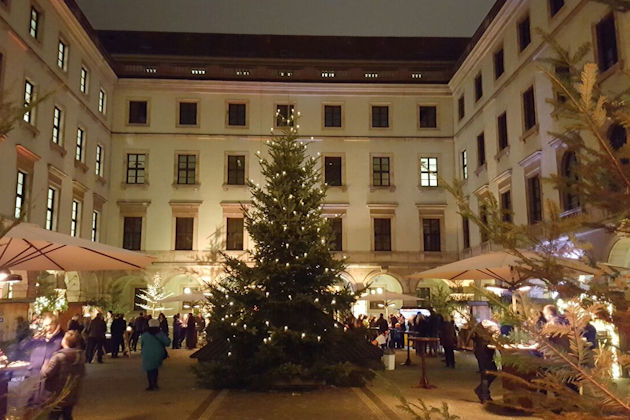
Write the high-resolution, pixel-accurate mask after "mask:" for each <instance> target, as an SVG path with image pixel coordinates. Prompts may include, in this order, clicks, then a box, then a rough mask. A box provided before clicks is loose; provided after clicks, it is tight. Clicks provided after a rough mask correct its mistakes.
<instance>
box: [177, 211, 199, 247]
mask: <svg viewBox="0 0 630 420" xmlns="http://www.w3.org/2000/svg"><path fill="white" fill-rule="evenodd" d="M194 225H195V219H194V218H193V217H176V218H175V250H176V251H191V250H192V249H193V230H194Z"/></svg>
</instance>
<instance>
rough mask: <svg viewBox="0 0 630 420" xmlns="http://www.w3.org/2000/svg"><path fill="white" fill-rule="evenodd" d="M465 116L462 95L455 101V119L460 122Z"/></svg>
mask: <svg viewBox="0 0 630 420" xmlns="http://www.w3.org/2000/svg"><path fill="white" fill-rule="evenodd" d="M464 115H466V103H465V102H464V95H462V96H460V97H459V99H458V100H457V118H458V121H461V120H462V119H463V118H464Z"/></svg>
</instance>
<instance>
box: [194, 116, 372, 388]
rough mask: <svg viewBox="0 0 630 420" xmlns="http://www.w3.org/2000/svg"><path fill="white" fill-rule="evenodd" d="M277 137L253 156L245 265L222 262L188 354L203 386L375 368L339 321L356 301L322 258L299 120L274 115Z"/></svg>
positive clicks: (310, 165)
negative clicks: (200, 335) (257, 179)
mask: <svg viewBox="0 0 630 420" xmlns="http://www.w3.org/2000/svg"><path fill="white" fill-rule="evenodd" d="M277 117H278V118H279V121H280V122H282V123H284V125H285V127H284V129H283V133H282V135H277V136H272V139H271V140H269V141H267V144H268V152H269V157H268V158H265V157H263V156H262V155H261V153H260V152H257V156H258V158H259V162H260V167H261V172H262V175H263V177H264V180H265V184H264V185H262V186H260V185H255V184H254V183H253V182H252V181H250V182H249V184H248V185H249V188H250V190H251V193H252V196H253V202H252V204H251V207H244V208H243V213H244V224H245V227H246V229H247V232H248V233H249V236H250V237H251V239H252V240H253V245H254V248H253V250H252V251H251V252H248V253H247V256H248V258H247V259H248V260H249V261H250V262H249V263H248V262H246V261H244V260H243V259H241V258H235V257H231V256H228V255H224V258H225V270H226V273H227V276H226V277H225V278H224V279H223V280H221V281H220V282H219V283H218V284H216V285H214V286H211V290H210V292H211V294H210V297H209V301H210V307H211V317H210V318H211V319H210V324H209V327H208V328H207V330H206V331H207V337H208V344H207V345H206V346H205V347H204V348H203V349H202V350H201V351H200V352H198V354H197V355H196V356H197V357H198V359H199V360H200V362H201V365H200V369H199V371H198V373H199V378H200V382H201V383H202V384H204V385H206V386H209V387H215V388H217V387H218V388H223V387H248V388H259V389H260V388H267V387H270V386H280V385H282V384H284V385H290V384H295V383H296V382H302V383H303V382H307V383H314V382H315V383H324V382H326V383H330V384H335V385H352V386H356V385H361V384H363V383H364V381H365V379H367V378H370V377H371V375H372V372H371V370H370V369H368V366H370V365H371V366H380V361H379V358H380V354H379V352H378V351H377V352H376V353H375V352H374V348H373V347H372V346H370V345H369V344H368V343H367V342H366V340H365V338H364V336H363V335H362V332H361V331H352V330H346V329H345V328H344V327H343V325H342V324H341V323H340V322H338V321H339V319H340V317H341V316H345V315H347V314H348V313H349V311H350V305H351V304H352V302H353V301H354V296H353V295H352V293H351V292H350V290H349V289H348V288H346V287H339V284H340V283H341V278H340V274H341V272H342V271H343V270H344V263H343V261H340V260H338V259H336V258H335V257H334V256H333V254H332V253H331V251H330V245H329V242H330V238H331V233H332V232H331V228H330V225H329V224H328V223H327V221H326V219H324V218H323V217H322V212H321V206H322V203H323V200H324V197H325V195H326V190H325V185H322V182H321V175H320V171H319V170H318V169H317V165H318V160H317V159H316V158H315V157H308V156H307V145H306V144H304V143H303V142H301V141H300V140H299V138H298V135H297V127H298V126H297V118H295V119H294V118H293V115H290V116H289V117H288V118H287V119H283V118H282V117H281V116H277Z"/></svg>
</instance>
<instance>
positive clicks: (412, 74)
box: [411, 73, 422, 79]
mask: <svg viewBox="0 0 630 420" xmlns="http://www.w3.org/2000/svg"><path fill="white" fill-rule="evenodd" d="M411 78H412V79H422V73H411Z"/></svg>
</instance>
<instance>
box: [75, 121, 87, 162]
mask: <svg viewBox="0 0 630 420" xmlns="http://www.w3.org/2000/svg"><path fill="white" fill-rule="evenodd" d="M84 155H85V131H83V129H82V128H80V127H79V128H77V146H76V148H75V153H74V160H76V161H79V162H83V157H84Z"/></svg>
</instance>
